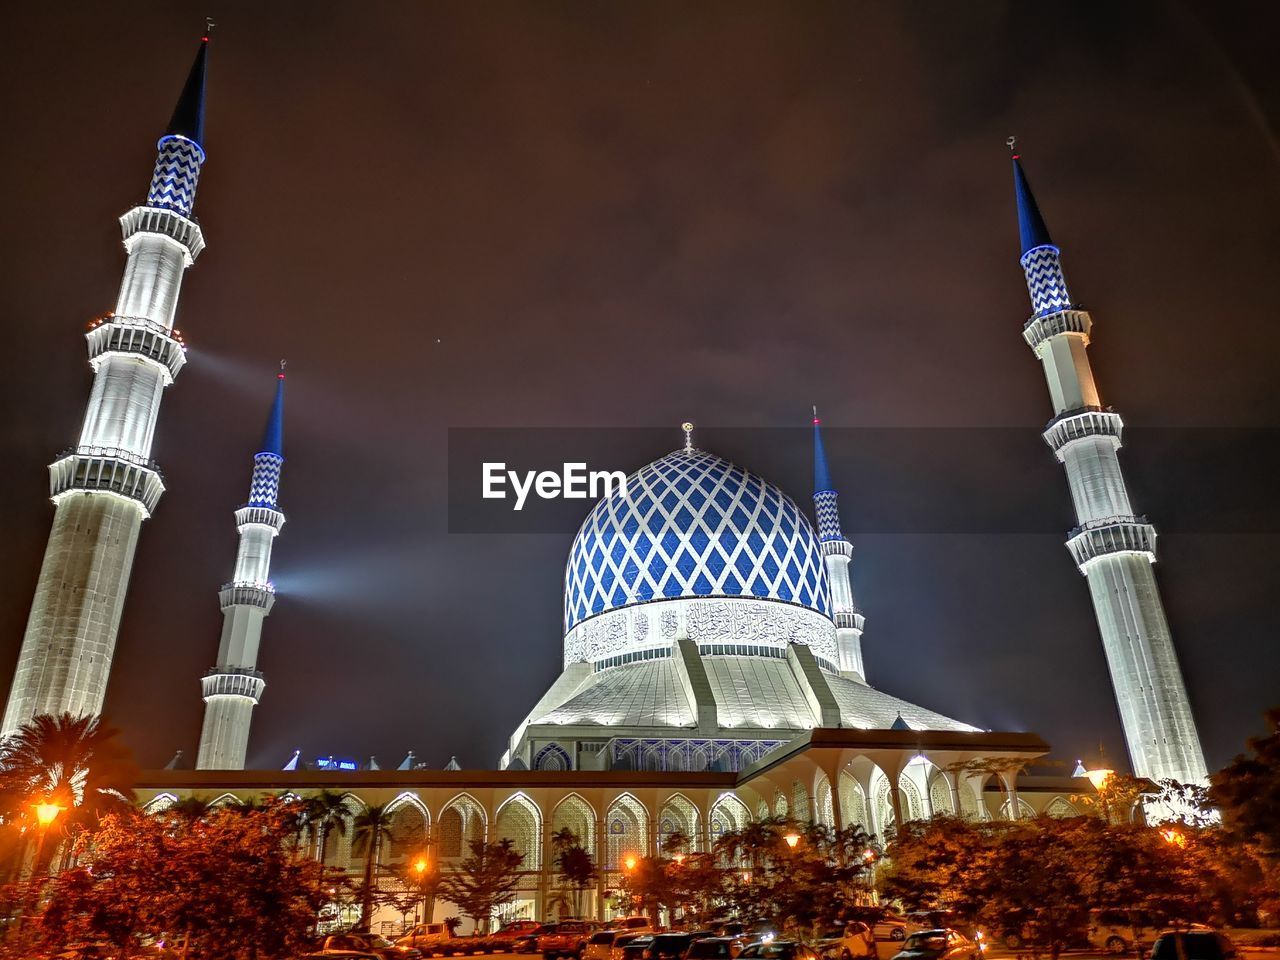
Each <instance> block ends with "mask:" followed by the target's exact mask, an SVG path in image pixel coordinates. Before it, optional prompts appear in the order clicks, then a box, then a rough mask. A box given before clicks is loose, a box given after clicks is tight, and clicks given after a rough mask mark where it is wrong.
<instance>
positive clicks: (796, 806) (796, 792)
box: [791, 780, 813, 823]
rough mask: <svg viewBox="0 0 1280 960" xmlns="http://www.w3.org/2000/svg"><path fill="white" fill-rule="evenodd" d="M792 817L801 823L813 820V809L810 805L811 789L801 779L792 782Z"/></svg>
mask: <svg viewBox="0 0 1280 960" xmlns="http://www.w3.org/2000/svg"><path fill="white" fill-rule="evenodd" d="M791 817H792V819H794V820H798V821H800V822H801V823H812V822H813V810H812V809H811V808H810V806H809V791H808V790H806V789H805V785H804V784H803V783H801V782H800V781H799V780H793V781H792V782H791Z"/></svg>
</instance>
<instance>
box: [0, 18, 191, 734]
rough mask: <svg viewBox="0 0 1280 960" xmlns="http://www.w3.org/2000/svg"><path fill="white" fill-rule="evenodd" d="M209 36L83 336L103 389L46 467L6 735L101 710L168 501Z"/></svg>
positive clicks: (125, 220) (124, 221)
mask: <svg viewBox="0 0 1280 960" xmlns="http://www.w3.org/2000/svg"><path fill="white" fill-rule="evenodd" d="M208 39H209V38H208V37H205V38H203V39H202V40H201V43H200V48H199V50H198V52H197V53H196V58H195V62H194V63H193V64H192V67H191V72H190V74H189V75H188V77H187V83H186V86H185V87H184V88H183V91H182V96H181V97H180V98H179V100H178V105H177V108H176V109H175V110H174V113H173V117H172V119H171V120H170V122H169V128H168V131H167V132H166V133H165V135H164V136H163V137H161V138H160V141H159V143H158V144H157V157H156V163H155V168H154V171H153V173H152V177H151V187H150V189H149V190H148V192H147V199H146V202H145V203H143V204H142V205H141V206H138V207H134V208H133V209H132V210H130V211H129V212H128V213H126V214H125V215H124V216H123V217H121V218H120V226H121V230H122V232H123V235H124V249H125V253H126V256H127V259H126V261H125V269H124V279H123V281H122V282H121V285H120V294H119V296H118V297H117V299H116V306H115V310H114V311H113V312H111V313H108V314H106V315H105V316H103V317H100V318H99V319H97V320H95V321H94V322H93V323H91V324H90V327H89V332H88V334H87V339H88V346H89V366H90V367H91V368H92V369H93V387H92V390H91V391H90V394H89V404H88V408H87V409H86V411H85V416H84V423H83V426H82V427H81V430H80V436H79V439H78V440H77V443H76V445H75V446H74V447H72V448H71V449H70V450H67V451H66V452H65V453H63V454H61V455H60V456H59V457H58V458H57V459H56V460H55V461H54V462H53V463H52V464H51V465H50V467H49V492H50V495H51V497H52V499H53V503H54V516H53V529H52V531H51V532H50V534H49V542H48V545H47V546H46V547H45V553H44V561H43V563H42V564H41V567H40V578H39V580H38V581H37V584H36V593H35V598H34V600H33V601H32V604H31V614H30V616H29V618H28V620H27V627H26V632H25V634H24V636H23V639H22V649H21V651H20V653H19V654H18V666H17V671H16V672H15V674H14V679H13V687H12V689H11V691H10V694H9V702H8V706H7V707H6V709H5V713H4V721H3V727H2V728H0V736H7V735H9V734H12V733H13V732H15V731H16V730H17V729H18V728H19V727H21V726H22V725H23V724H24V723H26V722H27V721H29V720H31V719H32V718H33V717H35V716H38V715H40V714H62V713H71V714H75V715H86V714H99V713H101V712H102V704H103V700H104V698H105V695H106V689H107V678H108V676H109V675H110V672H111V661H112V658H113V657H114V655H115V646H116V634H117V632H118V630H119V627H120V617H121V614H122V613H123V610H124V598H125V592H126V590H127V588H128V585H129V574H130V572H131V570H132V568H133V556H134V550H135V549H136V547H137V543H138V533H139V531H140V529H141V526H142V521H143V520H145V519H147V518H148V517H150V516H151V513H152V512H153V511H154V510H155V508H156V504H157V503H158V502H159V500H160V496H161V494H163V493H164V481H163V479H162V478H161V475H160V469H159V467H158V466H157V465H156V464H155V462H154V461H153V460H152V459H151V444H152V440H153V439H154V436H155V428H156V420H157V418H158V416H159V413H160V398H161V395H162V393H163V392H164V388H165V387H167V386H169V385H170V384H172V383H173V381H174V378H175V377H177V375H178V373H179V371H181V369H182V367H183V364H185V363H186V347H185V346H184V344H183V342H182V337H181V335H180V334H179V333H178V331H177V330H175V329H174V328H173V323H174V314H175V312H176V310H177V307H178V293H179V291H180V289H181V286H182V275H183V272H184V271H185V270H186V269H187V267H189V266H191V265H192V264H193V263H195V261H196V258H197V257H198V256H199V255H200V252H201V251H202V250H203V249H204V234H203V232H202V231H201V229H200V225H199V224H198V223H196V221H195V220H194V219H192V216H191V210H192V207H193V206H194V204H195V197H196V186H197V183H198V182H199V179H200V169H201V166H202V165H203V164H204V160H205V154H204V147H203V142H204V89H205V74H206V64H207V60H208V49H209V48H208Z"/></svg>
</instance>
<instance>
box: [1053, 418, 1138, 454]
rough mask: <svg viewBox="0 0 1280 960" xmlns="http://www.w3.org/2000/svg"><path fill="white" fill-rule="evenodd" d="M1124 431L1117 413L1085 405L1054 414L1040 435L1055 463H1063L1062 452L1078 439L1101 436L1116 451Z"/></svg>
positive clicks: (1122, 422) (1122, 423)
mask: <svg viewBox="0 0 1280 960" xmlns="http://www.w3.org/2000/svg"><path fill="white" fill-rule="evenodd" d="M1123 430H1124V421H1123V420H1121V419H1120V414H1118V413H1115V412H1113V411H1111V410H1104V409H1102V408H1101V407H1086V408H1084V409H1081V410H1068V411H1067V412H1066V413H1064V414H1062V415H1061V416H1057V417H1054V418H1053V419H1052V420H1050V421H1049V423H1048V425H1047V426H1046V427H1045V431H1044V433H1043V434H1042V436H1043V437H1044V442H1045V443H1047V444H1048V445H1049V449H1050V450H1052V451H1053V455H1054V456H1055V457H1057V458H1058V462H1059V463H1062V462H1063V461H1065V460H1066V457H1065V455H1064V451H1065V450H1066V448H1067V446H1068V445H1069V444H1072V443H1075V442H1076V441H1077V440H1088V439H1090V438H1092V437H1104V438H1106V439H1109V440H1110V441H1111V443H1112V445H1113V449H1116V450H1119V449H1120V434H1121V432H1122V431H1123Z"/></svg>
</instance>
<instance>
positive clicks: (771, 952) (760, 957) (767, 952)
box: [738, 940, 818, 960]
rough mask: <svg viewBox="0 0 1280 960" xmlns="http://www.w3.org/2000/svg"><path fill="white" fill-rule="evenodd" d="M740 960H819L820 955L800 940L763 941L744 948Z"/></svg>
mask: <svg viewBox="0 0 1280 960" xmlns="http://www.w3.org/2000/svg"><path fill="white" fill-rule="evenodd" d="M738 960H818V954H817V953H816V952H815V951H814V949H813V947H811V946H809V945H808V944H807V943H801V942H800V941H799V940H761V941H759V942H757V943H753V944H750V945H749V946H747V947H745V948H743V951H742V953H740V954H738Z"/></svg>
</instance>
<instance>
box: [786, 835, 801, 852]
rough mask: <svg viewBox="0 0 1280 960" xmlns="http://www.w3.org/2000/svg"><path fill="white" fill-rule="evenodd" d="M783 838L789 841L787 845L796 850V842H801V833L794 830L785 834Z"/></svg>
mask: <svg viewBox="0 0 1280 960" xmlns="http://www.w3.org/2000/svg"><path fill="white" fill-rule="evenodd" d="M782 839H783V840H785V841H787V846H788V847H790V848H791V849H792V850H794V849H795V848H796V844H797V843H799V842H800V834H798V833H796V832H795V831H794V830H792V831H791V832H790V833H788V834H785V835H784V836H783V837H782Z"/></svg>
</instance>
